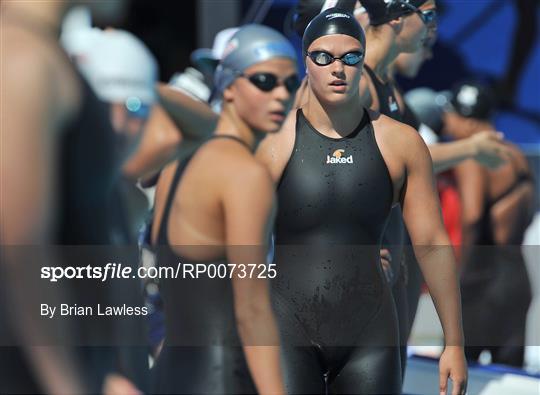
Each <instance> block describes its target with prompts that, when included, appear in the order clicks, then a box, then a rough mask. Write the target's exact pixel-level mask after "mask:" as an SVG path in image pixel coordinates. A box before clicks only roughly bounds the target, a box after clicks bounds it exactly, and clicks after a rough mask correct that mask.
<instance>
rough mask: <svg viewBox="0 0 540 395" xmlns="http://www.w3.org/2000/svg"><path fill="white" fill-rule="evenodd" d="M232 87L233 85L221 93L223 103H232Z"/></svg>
mask: <svg viewBox="0 0 540 395" xmlns="http://www.w3.org/2000/svg"><path fill="white" fill-rule="evenodd" d="M233 85H234V84H231V85H229V86H228V87H227V88H225V90H224V91H223V101H226V102H232V101H233V99H234V93H233V91H232V90H233V89H234V88H233Z"/></svg>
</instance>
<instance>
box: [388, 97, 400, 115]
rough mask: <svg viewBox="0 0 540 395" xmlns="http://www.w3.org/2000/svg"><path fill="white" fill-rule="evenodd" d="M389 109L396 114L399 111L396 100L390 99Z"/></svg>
mask: <svg viewBox="0 0 540 395" xmlns="http://www.w3.org/2000/svg"><path fill="white" fill-rule="evenodd" d="M388 107H389V108H390V111H392V112H396V111H398V110H399V107H398V104H397V103H396V101H395V100H394V98H393V97H392V96H390V97H389V98H388Z"/></svg>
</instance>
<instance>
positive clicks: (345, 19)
mask: <svg viewBox="0 0 540 395" xmlns="http://www.w3.org/2000/svg"><path fill="white" fill-rule="evenodd" d="M332 34H345V35H347V36H351V37H353V38H355V39H357V40H358V41H360V43H361V44H362V47H363V48H365V47H366V36H365V35H364V30H363V29H362V27H361V26H360V24H359V23H358V22H357V21H356V19H355V17H354V16H353V15H352V14H351V13H350V12H347V11H346V10H342V9H341V8H336V7H334V8H329V9H327V10H325V11H323V12H321V13H320V14H319V15H317V16H316V17H315V18H313V20H312V21H311V22H309V25H308V26H307V27H306V31H305V32H304V37H303V38H302V52H303V54H304V55H305V54H306V53H307V50H308V48H309V46H310V45H311V43H312V42H313V41H315V40H316V39H318V38H319V37H323V36H329V35H332Z"/></svg>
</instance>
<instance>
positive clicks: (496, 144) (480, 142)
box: [469, 131, 511, 169]
mask: <svg viewBox="0 0 540 395" xmlns="http://www.w3.org/2000/svg"><path fill="white" fill-rule="evenodd" d="M469 141H470V143H471V146H472V152H473V158H474V159H475V160H476V161H477V162H478V163H480V164H481V165H483V166H485V167H487V168H489V169H496V168H497V167H499V166H501V165H502V164H504V163H505V162H506V161H508V160H509V159H510V158H511V152H510V149H509V148H508V147H507V146H506V145H504V134H503V133H501V132H494V131H483V132H478V133H475V134H474V135H472V136H471V137H469Z"/></svg>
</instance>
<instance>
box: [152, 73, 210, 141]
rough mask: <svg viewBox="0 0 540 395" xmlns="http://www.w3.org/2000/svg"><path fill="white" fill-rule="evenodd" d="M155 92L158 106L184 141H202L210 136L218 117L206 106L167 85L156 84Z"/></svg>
mask: <svg viewBox="0 0 540 395" xmlns="http://www.w3.org/2000/svg"><path fill="white" fill-rule="evenodd" d="M157 90H158V93H159V99H160V104H161V105H162V106H163V109H164V110H165V111H166V112H167V114H168V115H169V116H170V117H171V119H172V120H173V122H174V123H175V125H176V126H177V127H178V128H179V129H180V130H181V131H182V133H183V134H184V138H185V139H186V140H188V139H191V140H196V141H202V140H204V139H206V138H208V137H209V136H210V135H211V134H212V132H213V131H214V129H215V128H216V125H217V120H218V116H217V115H216V114H215V113H214V112H213V111H212V110H211V108H210V106H208V104H206V103H202V102H200V101H197V100H195V99H193V98H191V97H189V96H188V95H186V94H184V93H182V92H179V91H178V90H175V89H174V88H171V87H170V86H168V85H167V84H163V83H160V84H158V86H157Z"/></svg>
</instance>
